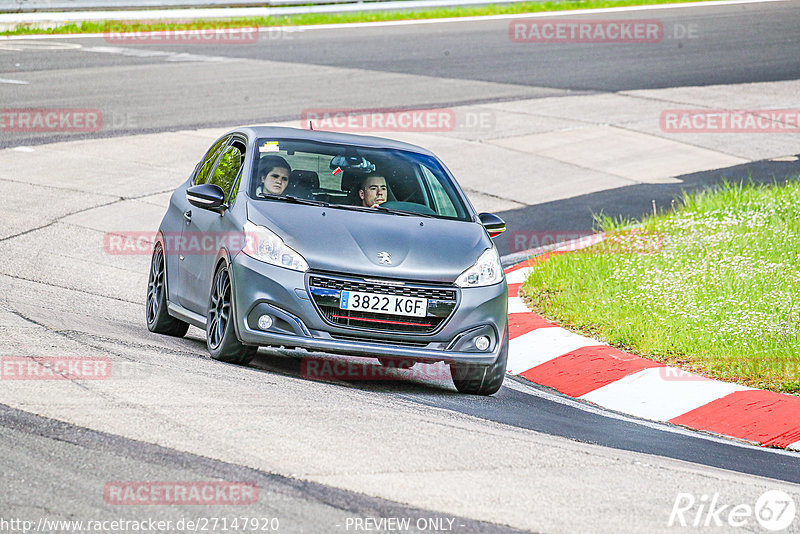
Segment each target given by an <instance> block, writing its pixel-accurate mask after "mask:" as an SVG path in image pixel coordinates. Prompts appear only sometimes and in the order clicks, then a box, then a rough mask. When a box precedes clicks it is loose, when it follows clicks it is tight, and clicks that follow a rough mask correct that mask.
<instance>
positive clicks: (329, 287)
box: [308, 275, 458, 334]
mask: <svg viewBox="0 0 800 534" xmlns="http://www.w3.org/2000/svg"><path fill="white" fill-rule="evenodd" d="M308 285H309V293H310V294H311V298H312V300H313V301H314V304H315V305H316V307H317V310H319V312H320V314H321V315H322V317H323V318H324V319H325V320H326V321H327V322H329V323H331V324H334V325H336V326H343V327H350V328H354V329H359V330H366V331H370V332H394V333H410V334H429V333H431V332H434V331H436V330H437V329H438V328H439V326H440V325H441V324H442V323H444V322H445V321H446V320H447V318H448V317H450V315H451V314H452V312H453V310H455V307H456V303H457V298H458V294H457V292H456V290H454V289H447V288H440V287H424V286H420V285H409V284H404V285H388V284H381V283H375V282H365V281H363V280H352V279H346V278H338V277H337V278H334V277H328V276H320V275H311V276H310V277H309V282H308ZM342 291H362V292H366V293H377V294H382V295H400V296H406V297H417V298H424V299H427V301H428V313H427V316H426V317H413V316H406V315H389V314H383V313H372V312H366V311H360V310H342V309H340V308H339V302H340V300H341V292H342Z"/></svg>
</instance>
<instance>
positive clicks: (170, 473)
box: [0, 3, 800, 532]
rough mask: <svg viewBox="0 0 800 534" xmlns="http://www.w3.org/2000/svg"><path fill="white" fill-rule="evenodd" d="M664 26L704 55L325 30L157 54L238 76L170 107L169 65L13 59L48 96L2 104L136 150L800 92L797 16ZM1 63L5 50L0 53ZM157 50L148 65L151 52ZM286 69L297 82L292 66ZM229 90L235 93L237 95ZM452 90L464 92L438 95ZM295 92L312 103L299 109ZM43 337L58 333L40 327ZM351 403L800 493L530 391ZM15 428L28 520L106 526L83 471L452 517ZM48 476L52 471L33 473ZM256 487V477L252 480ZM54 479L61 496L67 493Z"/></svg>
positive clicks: (692, 437) (444, 32)
mask: <svg viewBox="0 0 800 534" xmlns="http://www.w3.org/2000/svg"><path fill="white" fill-rule="evenodd" d="M656 16H657V17H658V18H659V19H660V20H662V21H663V23H664V26H665V28H676V27H681V28H682V27H689V25H692V24H694V25H696V27H697V28H698V31H700V32H701V33H702V35H703V39H702V40H696V41H695V40H691V39H675V40H673V39H666V40H665V41H664V42H662V43H659V44H657V45H653V46H651V47H643V46H641V45H639V46H633V45H622V44H620V45H611V46H603V47H597V46H592V45H574V44H572V45H569V46H564V45H548V48H547V53H546V54H531V53H530V51H529V50H525V48H524V45H520V44H515V43H510V42H509V40H508V38H507V34H505V33H504V31H505V30H506V29H507V26H508V21H483V22H474V23H468V24H467V23H454V24H443V25H419V26H390V27H380V28H368V29H361V30H358V31H355V30H348V29H341V30H315V31H307V32H302V33H297V34H293V38H292V39H283V38H276V39H274V40H267V41H266V42H264V43H261V44H259V45H258V46H231V45H218V46H215V45H206V46H203V47H202V52H198V49H197V47H196V46H192V47H188V46H179V45H159V46H158V47H152V48H157V49H158V50H159V51H167V52H171V53H172V52H174V53H177V54H181V53H187V54H192V55H199V54H202V55H203V56H208V57H214V58H223V59H222V60H215V61H214V62H213V63H209V62H207V61H203V60H198V61H195V60H191V61H176V62H175V63H174V65H170V67H173V68H170V69H169V72H170V73H171V75H172V77H171V78H170V80H169V84H170V85H171V87H172V90H165V87H166V86H165V83H166V82H165V80H164V79H163V76H164V72H165V69H164V57H163V56H149V57H147V56H146V57H136V56H131V55H122V54H118V53H105V52H98V53H87V52H86V51H85V50H70V49H58V50H46V49H45V50H35V51H32V50H31V49H30V48H27V49H20V50H6V51H5V52H3V56H2V57H3V64H2V69H3V70H2V72H0V78H13V77H14V73H19V72H27V73H31V72H33V73H36V75H37V76H38V77H39V79H41V80H42V82H45V83H36V84H31V85H30V87H29V88H26V90H25V91H15V90H14V89H15V88H14V87H13V86H10V85H2V84H0V99H2V101H3V106H4V107H14V108H21V107H44V106H48V105H49V106H53V105H62V106H67V105H68V106H71V107H79V106H83V105H85V106H87V107H99V108H102V109H105V110H107V109H110V110H115V111H116V112H117V113H118V115H119V116H120V117H124V116H125V115H126V114H132V115H135V116H137V117H147V118H148V120H145V121H142V120H139V121H138V123H137V125H135V126H131V125H129V124H128V125H125V124H123V125H122V126H121V127H120V128H119V129H118V130H116V131H115V132H111V133H110V134H109V133H108V132H106V133H104V134H103V135H122V134H126V135H127V134H131V133H144V132H153V131H168V130H178V129H186V128H194V127H204V126H218V125H228V124H236V123H242V122H248V123H251V122H257V121H271V120H285V119H289V118H294V117H296V116H297V115H298V114H299V112H300V111H301V110H302V109H305V108H306V107H309V100H308V98H311V99H312V100H311V102H313V103H314V105H315V106H319V107H322V106H330V107H349V106H357V107H362V108H363V107H419V106H453V105H460V104H468V103H475V102H491V101H496V100H514V99H521V98H536V97H539V96H553V95H563V94H574V93H575V92H587V93H593V92H605V91H620V90H628V89H641V88H657V87H674V86H683V85H709V84H723V83H746V82H757V81H778V80H790V79H797V78H798V77H800V33H799V32H798V31H797V27H798V26H797V24H798V21H800V4H798V3H780V4H750V5H741V6H729V7H725V8H721V7H720V8H695V9H692V10H679V9H675V10H664V11H659V12H658V14H657V15H656ZM571 18H574V17H571ZM598 18H600V17H598ZM602 18H608V17H602ZM614 18H631V19H642V18H650V15H649V14H648V15H642V14H619V15H618V16H617V15H615V16H614ZM64 42H74V43H78V44H81V45H82V47H83V48H91V47H104V46H115V45H113V44H110V43H106V42H104V41H103V39H102V38H91V39H89V38H85V39H70V40H68V41H67V40H65V41H64ZM2 46H3V44H2V43H0V48H2ZM140 48H141V49H142V50H145V51H146V50H148V48H147V47H140ZM224 58H231V59H238V60H246V61H244V62H236V61H231V62H230V65H228V64H227V61H226V60H225V59H224ZM247 60H250V61H247ZM251 61H252V62H251ZM256 61H268V62H271V68H270V69H269V70H266V69H259V68H258V63H256ZM273 63H274V64H277V67H275V66H274V65H272V64H273ZM283 63H285V64H286V66H285V69H282V68H281V66H280V65H281V64H283ZM298 64H301V65H307V66H308V69H306V70H305V71H306V74H303V72H302V71H301V70H299V69H298V67H297V65H298ZM220 66H222V67H224V68H222V70H221V71H219V70H214V69H217V67H220ZM131 67H135V73H136V79H134V78H131V77H130V73H131V71H130V68H131ZM312 67H335V68H340V69H341V68H343V69H350V70H349V71H347V72H345V73H344V74H342V78H341V80H340V83H329V82H328V81H324V78H323V77H322V76H320V77H319V80H320V83H318V84H315V77H314V74H315V73H317V72H318V71H314V70H313V68H312ZM225 69H229V70H225ZM243 71H246V74H245V78H246V80H247V81H246V84H245V85H244V86H245V87H246V88H247V90H246V91H242V90H241V87H242V78H239V77H237V76H238V75H241V74H242V73H243ZM120 72H125V77H120ZM219 72H222V73H223V75H219V74H218V73H219ZM309 72H310V73H311V75H310V76H309V75H308V73H309ZM320 72H321V71H320ZM233 73H236V74H237V76H233V75H232V74H233ZM371 73H376V74H375V75H376V76H377V73H400V74H407V75H408V74H410V75H415V76H421V77H424V78H420V84H419V85H415V84H402V85H400V84H392V83H391V79H388V82H386V83H381V84H378V85H376V84H374V83H372V78H371ZM224 74H231V75H232V76H231V78H230V79H228V78H226V77H225V76H224ZM383 79H384V80H386V78H383ZM431 79H433V81H431ZM437 80H438V81H441V80H446V81H447V82H448V83H447V84H445V85H437V84H436V83H435V82H436V81H437ZM453 81H456V82H457V83H453ZM479 82H490V83H493V84H502V85H498V86H492V87H493V88H494V89H496V90H497V93H498V94H489V93H487V92H486V91H487V86H486V85H481V84H480V83H479ZM256 87H261V88H262V90H261V92H258V91H255V90H254V88H256ZM293 87H296V88H297V90H296V91H292V90H291V89H292V88H293ZM298 93H299V95H298ZM187 101H188V102H187ZM201 110H202V113H201ZM123 122H124V121H123ZM61 139H62V138H59V137H58V136H53V135H50V134H47V135H45V134H42V135H36V136H32V137H7V138H5V139H0V146H15V145H19V144H29V145H33V144H43V143H49V142H53V141H57V140H61ZM796 169H797V167H796V165H793V164H789V163H786V164H782V163H777V162H764V163H759V164H751V165H746V166H742V167H741V168H737V169H733V170H731V169H728V170H727V175H731V174H732V173H733V174H734V175H736V176H742V177H745V176H747V175H751V174H752V175H754V176H756V178H758V177H760V176H765V177H766V176H776V175H777V176H780V175H787V176H788V175H791V174H792V173H796ZM720 175H721V173H720V172H717V171H712V172H707V173H698V174H697V175H696V176H692V177H690V178H691V180H690V181H689V182H688V183H689V184H690V185H697V186H701V185H706V184H710V183H714V182H715V181H717V180H718V179H719V177H720ZM676 191H677V188H676V187H665V186H654V185H651V186H647V185H642V186H635V187H631V188H630V189H629V190H625V189H623V190H615V191H613V192H608V193H595V194H589V195H584V196H579V197H574V198H572V199H570V200H567V201H560V202H555V203H552V204H551V205H548V204H545V205H540V206H536V210H538V213H537V214H533V213H532V212H533V211H534V210H533V209H532V208H525V209H522V210H518V211H517V212H506V213H501V214H500V215H501V216H503V217H504V218H505V219H506V220H507V221H509V222H510V223H511V224H513V223H518V224H527V227H529V228H530V227H535V226H536V224H540V225H543V226H544V227H549V228H554V227H555V228H558V227H563V226H564V221H565V220H568V219H569V217H571V216H572V214H573V213H574V212H575V211H576V209H577V208H579V207H585V206H597V205H604V206H612V207H614V206H616V208H615V209H616V210H618V212H620V213H625V214H631V215H633V214H632V213H628V211H629V206H631V205H638V204H637V203H640V202H641V201H642V199H648V202H649V199H652V198H656V199H657V200H658V201H659V203H662V204H665V205H668V202H669V199H671V198H672V197H673V196H674V194H675V192H676ZM626 210H628V211H626ZM531 221H534V222H533V223H532V222H531ZM586 224H587V225H588V224H590V221H586ZM26 320H31V319H30V318H28V319H26ZM37 320H39V321H40V320H41V319H35V320H34V321H37ZM90 320H91V319H90ZM140 326H142V328H143V325H140ZM132 337H133V338H134V339H136V340H137V341H138V342H139V343H144V344H148V343H149V342H148V341H147V338H146V336H144V335H143V334H142V333H138V334H135V335H133V336H132ZM124 340H125V338H124V337H123V336H120V337H119V338H118V339H115V340H114V341H115V342H117V343H123V342H124ZM187 344H189V345H192V347H193V349H194V350H196V351H197V352H198V353H199V352H202V344H201V343H200V342H199V341H198V340H186V341H182V342H180V343H179V344H178V348H177V349H176V350H177V351H178V352H180V351H185V350H186V346H187ZM150 345H151V348H153V349H158V350H161V351H165V352H166V353H169V351H170V349H169V348H166V349H165V348H164V346H163V345H161V344H158V345H153V344H150ZM254 367H256V368H258V369H260V370H263V371H266V372H267V376H269V373H275V374H277V375H283V376H289V377H297V376H298V375H299V374H300V371H299V363H298V360H297V359H295V358H292V357H286V356H285V355H275V354H272V353H268V354H264V353H262V354H260V356H259V357H258V359H257V360H256V361H255V363H254ZM347 389H348V391H351V392H353V391H355V392H356V393H357V392H358V391H363V392H364V393H365V394H368V395H371V394H383V395H385V396H386V398H387V399H390V400H389V402H391V399H402V400H404V401H407V402H411V403H415V404H419V405H421V406H427V407H434V408H438V409H444V410H446V411H451V412H454V413H457V414H465V415H469V416H473V417H476V418H478V419H481V420H486V421H493V422H497V423H501V424H504V425H509V426H512V427H516V428H520V429H527V430H534V431H538V432H543V433H545V434H549V435H553V436H561V437H566V438H569V439H571V440H575V441H578V442H583V443H589V444H597V445H602V446H605V447H609V448H611V449H617V450H620V451H633V452H643V453H647V454H651V455H655V456H662V457H666V458H673V459H678V460H683V461H687V462H691V463H693V464H697V465H698V466H710V467H716V468H721V469H725V470H730V471H734V472H739V473H746V474H751V475H758V476H761V477H767V478H770V479H774V480H780V481H786V482H791V483H800V459H798V456H797V455H794V454H791V453H782V452H776V451H770V450H763V449H759V448H756V447H751V446H748V445H744V444H738V443H732V442H729V441H724V440H718V439H716V438H709V437H705V436H701V435H696V434H693V433H690V432H684V431H676V430H675V429H672V428H667V427H664V426H661V425H656V424H649V423H644V422H641V421H637V420H635V419H632V418H626V417H620V416H615V415H614V414H604V413H602V412H599V411H597V410H586V409H584V408H582V407H581V406H580V405H579V404H578V403H577V402H573V401H570V400H568V399H564V398H563V397H560V396H559V395H557V394H555V393H552V392H549V391H547V390H545V389H543V388H539V387H537V386H534V385H530V384H526V383H523V382H521V381H517V380H509V384H508V385H506V386H505V387H504V388H503V389H502V390H501V391H500V392H499V393H498V394H497V395H496V396H494V397H493V398H492V399H481V398H474V397H465V396H460V395H454V394H453V392H452V390H450V389H448V388H437V387H435V386H430V385H425V384H414V383H409V382H407V381H399V382H396V383H395V382H384V383H381V384H378V385H374V384H367V385H365V384H354V385H352V387H348V388H347ZM0 426H2V427H3V429H4V431H3V434H2V437H0V457H1V458H3V461H2V462H3V463H4V465H3V469H2V473H3V474H2V475H0V480H2V482H3V485H4V487H5V488H7V489H8V491H5V492H4V493H5V495H6V497H4V498H3V501H2V504H3V506H2V508H5V509H8V510H13V511H15V512H17V513H20V512H21V511H30V512H31V513H33V512H36V513H47V512H49V511H54V510H55V511H57V510H59V509H60V510H62V511H63V510H64V509H65V508H66V507H71V508H70V509H71V510H72V511H73V512H74V514H75V515H76V516H77V515H79V514H80V513H81V512H84V511H87V512H88V511H91V510H95V509H96V508H97V506H96V503H94V502H92V501H91V499H90V498H89V497H85V498H84V496H83V495H82V494H81V493H80V492H79V491H75V489H76V488H80V487H82V486H81V484H87V481H86V472H87V471H86V470H85V469H82V468H81V466H86V465H91V466H92V467H93V471H92V473H94V476H95V477H96V478H97V479H98V480H101V481H102V480H109V479H115V478H121V476H122V475H121V473H124V474H125V475H124V476H125V477H127V478H129V479H139V480H146V479H151V480H158V479H165V478H167V477H172V478H175V479H179V478H180V477H181V476H182V475H183V476H186V475H187V474H188V475H194V476H205V477H219V478H228V479H230V478H229V477H236V476H238V477H240V479H241V477H244V476H247V477H248V478H249V479H256V480H258V481H259V485H260V487H261V488H262V491H263V492H265V493H268V494H269V495H271V496H272V497H273V498H271V500H270V501H271V506H274V507H275V508H274V509H271V510H265V511H264V513H270V512H272V513H274V512H275V511H276V510H279V511H280V512H281V513H282V514H284V515H288V516H290V517H295V516H296V517H298V524H301V525H305V528H308V529H309V530H308V531H314V528H313V527H314V524H315V523H314V521H313V520H309V519H305V521H306V523H303V520H302V519H299V518H300V517H301V516H308V517H314V518H316V519H317V520H319V519H320V518H324V519H325V520H326V521H329V522H330V523H331V524H334V523H336V522H337V521H342V520H343V518H344V516H345V515H349V516H352V515H365V516H366V515H382V516H392V515H394V516H415V517H422V516H426V515H427V516H431V515H436V512H433V511H427V510H424V509H419V508H413V507H407V506H403V505H399V504H396V503H392V502H389V501H385V500H382V499H378V498H374V497H369V496H366V495H361V494H358V493H353V492H347V491H345V490H340V489H336V488H333V487H330V486H326V485H324V484H316V483H311V482H301V481H297V480H294V479H291V478H287V477H281V476H279V475H274V474H270V473H266V472H262V471H258V470H252V469H250V468H245V467H241V466H237V465H235V464H230V463H225V462H219V461H216V460H210V459H207V458H201V457H197V456H192V455H189V454H188V453H183V452H178V451H175V450H172V449H169V448H164V447H158V446H156V445H151V444H148V443H143V442H140V441H135V440H129V439H126V438H122V437H119V436H114V435H111V434H105V433H102V432H96V431H92V430H86V429H83V428H81V427H79V426H75V425H70V424H68V423H63V422H58V421H53V420H50V419H45V418H41V417H38V416H34V415H30V414H27V413H25V412H21V411H19V410H15V409H13V408H8V407H4V408H2V409H0ZM32 458H38V459H39V460H40V461H39V462H34V461H31V459H32ZM121 466H122V467H121ZM242 470H245V471H246V473H245V474H242V473H243V471H242ZM54 478H55V480H57V481H58V482H57V483H54V482H53V480H54ZM12 495H13V496H12ZM45 496H46V499H45V498H43V497H45ZM275 496H279V498H278V497H275ZM44 500H48V501H52V504H47V505H45V504H42V502H43V501H44ZM134 512H135V511H133V512H131V515H133V514H134ZM175 513H177V512H176V511H175V510H161V511H156V512H154V514H153V515H158V514H164V517H170V516H171V515H170V514H175ZM456 519H457V520H458V521H460V522H461V524H463V525H464V531H466V532H503V531H510V530H507V529H506V528H505V527H502V526H499V525H493V524H488V523H479V522H475V521H472V520H469V519H460V518H456ZM298 531H300V530H298Z"/></svg>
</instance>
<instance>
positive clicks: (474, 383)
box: [450, 325, 508, 395]
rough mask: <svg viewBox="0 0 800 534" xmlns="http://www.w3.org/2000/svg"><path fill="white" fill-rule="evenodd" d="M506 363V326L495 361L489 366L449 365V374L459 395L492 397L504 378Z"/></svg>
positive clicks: (470, 364)
mask: <svg viewBox="0 0 800 534" xmlns="http://www.w3.org/2000/svg"><path fill="white" fill-rule="evenodd" d="M507 361H508V325H506V334H505V338H504V339H503V347H502V348H501V349H500V354H499V355H498V356H497V360H495V362H494V363H493V364H490V365H479V364H474V363H451V364H450V374H452V375H453V384H455V386H456V389H457V390H458V391H459V392H461V393H468V394H470V395H492V394H494V393H497V390H499V389H500V386H502V385H503V379H504V378H505V377H506V362H507Z"/></svg>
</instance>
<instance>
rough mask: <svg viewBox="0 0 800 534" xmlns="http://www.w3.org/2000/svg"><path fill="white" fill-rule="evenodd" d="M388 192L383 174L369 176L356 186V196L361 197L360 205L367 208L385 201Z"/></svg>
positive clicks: (375, 206)
mask: <svg viewBox="0 0 800 534" xmlns="http://www.w3.org/2000/svg"><path fill="white" fill-rule="evenodd" d="M388 193H389V191H388V188H387V186H386V178H384V177H383V176H377V175H373V176H369V177H368V178H366V179H365V180H364V181H363V182H361V185H360V186H359V187H358V197H359V198H360V199H361V205H362V206H366V207H368V208H377V207H378V206H379V205H381V204H383V203H384V202H386V200H387V198H388Z"/></svg>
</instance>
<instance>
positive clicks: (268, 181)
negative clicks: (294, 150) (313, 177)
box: [256, 156, 292, 195]
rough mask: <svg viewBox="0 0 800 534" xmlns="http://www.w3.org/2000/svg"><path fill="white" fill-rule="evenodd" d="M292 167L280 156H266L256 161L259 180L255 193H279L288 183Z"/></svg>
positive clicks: (281, 192)
mask: <svg viewBox="0 0 800 534" xmlns="http://www.w3.org/2000/svg"><path fill="white" fill-rule="evenodd" d="M290 174H292V168H291V167H290V166H289V163H288V162H287V161H286V160H285V159H283V158H282V157H280V156H267V157H265V158H261V160H260V161H259V162H258V180H259V181H260V182H261V183H260V184H259V185H258V188H257V189H256V194H257V195H266V194H270V195H280V194H283V192H284V191H285V190H286V186H287V185H289V175H290Z"/></svg>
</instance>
